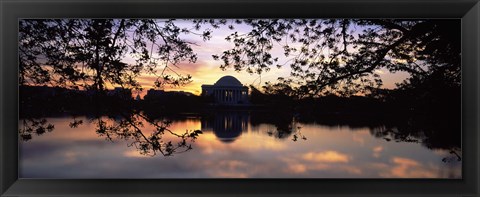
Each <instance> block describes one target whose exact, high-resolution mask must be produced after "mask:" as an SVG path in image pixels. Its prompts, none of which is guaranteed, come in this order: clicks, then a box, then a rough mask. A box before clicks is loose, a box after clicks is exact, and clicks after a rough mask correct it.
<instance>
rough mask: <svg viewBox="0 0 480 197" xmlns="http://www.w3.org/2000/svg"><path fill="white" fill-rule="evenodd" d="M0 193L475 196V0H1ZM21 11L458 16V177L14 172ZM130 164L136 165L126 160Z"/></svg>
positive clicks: (479, 18)
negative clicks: (51, 175) (47, 175)
mask: <svg viewBox="0 0 480 197" xmlns="http://www.w3.org/2000/svg"><path fill="white" fill-rule="evenodd" d="M0 2H1V4H0V13H1V15H0V17H1V18H0V21H1V23H0V25H1V26H0V29H1V31H0V38H1V41H0V43H1V49H0V51H1V54H0V60H1V63H0V98H1V99H0V109H1V111H0V195H1V196H33V195H35V196H86V195H89V196H96V195H98V196H122V195H125V196H132V195H138V196H472V197H473V196H478V195H480V191H479V188H480V187H479V182H480V178H479V176H478V173H479V158H480V155H479V144H478V142H480V137H479V136H480V135H478V132H479V131H480V127H479V125H480V124H479V123H480V119H479V111H480V105H479V100H480V98H479V96H480V91H479V90H480V89H479V87H480V86H479V79H478V78H479V76H480V69H479V63H480V60H479V59H480V53H479V51H480V50H479V49H480V39H479V35H480V3H479V0H420V1H419V0H336V1H333V0H300V1H294V0H282V1H281V0H239V1H234V0H196V1H194V0H177V1H173V0H162V1H153V0H37V1H32V0H1V1H0ZM21 18H461V19H462V150H463V151H462V152H463V164H462V165H463V166H462V177H463V178H462V179H458V180H457V179H454V180H449V179H439V180H432V179H295V180H291V179H145V180H128V179H82V180H74V179H67V180H64V179H19V178H18V134H17V131H18V129H17V127H18V126H17V125H18V123H17V121H18V110H17V109H18V102H17V101H18V77H17V75H18V72H17V65H18V62H17V57H18V56H17V34H18V20H19V19H21ZM132 167H134V166H132Z"/></svg>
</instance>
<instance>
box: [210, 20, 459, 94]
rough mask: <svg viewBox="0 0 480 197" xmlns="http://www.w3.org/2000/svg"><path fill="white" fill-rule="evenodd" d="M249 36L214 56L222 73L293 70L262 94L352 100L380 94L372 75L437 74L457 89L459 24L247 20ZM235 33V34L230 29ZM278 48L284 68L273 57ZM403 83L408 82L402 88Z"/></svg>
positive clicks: (236, 39) (377, 78) (235, 36)
mask: <svg viewBox="0 0 480 197" xmlns="http://www.w3.org/2000/svg"><path fill="white" fill-rule="evenodd" d="M235 22H236V23H237V24H246V25H248V26H250V27H251V31H249V32H247V33H243V34H240V33H238V32H234V33H232V34H231V35H230V36H228V37H227V38H226V40H227V41H230V42H232V43H233V44H234V47H233V48H231V49H229V50H226V51H224V52H223V53H221V54H216V55H213V58H214V59H216V60H221V61H222V65H221V67H222V68H228V67H233V68H234V69H235V70H237V71H240V70H246V71H247V72H249V73H258V74H261V73H263V72H267V71H269V70H270V69H271V68H272V67H273V66H277V67H284V66H289V67H290V68H291V74H290V77H288V78H279V80H278V82H277V83H267V84H266V86H265V89H266V91H267V92H276V91H277V92H278V91H280V92H283V93H284V94H289V95H290V94H291V95H295V96H297V97H305V96H321V95H326V94H331V93H335V94H342V95H352V94H355V93H359V92H361V93H369V92H371V90H372V89H376V88H380V87H381V85H382V80H381V78H380V76H379V74H377V73H376V70H379V69H386V70H388V71H390V72H399V71H404V72H408V73H409V74H410V76H411V77H410V79H416V80H418V79H423V78H425V77H426V76H428V75H431V74H432V73H434V72H441V73H444V74H445V75H446V79H448V80H450V81H451V83H453V84H457V85H459V83H460V52H461V47H460V38H461V37H460V23H459V21H458V20H435V19H432V20H407V19H246V20H236V21H235ZM231 28H232V29H233V27H231ZM275 47H280V48H282V49H283V51H284V55H285V58H286V59H287V61H285V62H280V61H279V57H276V56H274V55H272V53H271V52H272V50H274V48H275ZM406 83H408V80H407V82H406Z"/></svg>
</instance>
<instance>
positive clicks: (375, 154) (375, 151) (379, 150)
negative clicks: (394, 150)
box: [372, 146, 383, 158]
mask: <svg viewBox="0 0 480 197" xmlns="http://www.w3.org/2000/svg"><path fill="white" fill-rule="evenodd" d="M372 151H373V157H375V158H378V157H380V154H381V153H382V151H383V147H382V146H376V147H374V148H373V149H372Z"/></svg>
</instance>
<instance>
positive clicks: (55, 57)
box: [18, 18, 462, 179]
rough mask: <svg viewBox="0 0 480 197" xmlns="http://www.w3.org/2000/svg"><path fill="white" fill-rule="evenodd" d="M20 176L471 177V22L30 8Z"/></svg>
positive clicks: (23, 49)
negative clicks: (466, 143)
mask: <svg viewBox="0 0 480 197" xmlns="http://www.w3.org/2000/svg"><path fill="white" fill-rule="evenodd" d="M18 25H19V29H18V31H19V32H18V80H19V81H18V83H19V87H18V88H19V119H18V138H19V161H18V162H19V178H57V179H102V178H116V179H162V178H169V179H171V178H173V179H175V178H182V179H183V178H241V179H244V178H314V179H324V178H325V179H335V178H355V179H371V178H375V179H379V178H380V179H398V178H402V179H419V178H421V179H424V178H432V179H462V140H461V136H462V127H461V122H462V120H461V106H462V103H461V68H462V66H461V20H460V19H391V18H389V19H381V18H374V19H338V18H336V19H108V18H106V19H87V18H82V19H21V20H19V21H18Z"/></svg>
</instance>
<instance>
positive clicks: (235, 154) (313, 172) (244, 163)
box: [19, 112, 461, 179]
mask: <svg viewBox="0 0 480 197" xmlns="http://www.w3.org/2000/svg"><path fill="white" fill-rule="evenodd" d="M76 120H82V121H83V124H81V125H80V126H78V127H77V128H71V127H70V126H69V124H70V123H71V122H72V118H71V117H57V118H47V121H48V122H49V123H51V124H54V125H55V129H54V131H52V132H47V133H45V134H43V135H40V136H33V138H32V140H30V141H27V142H23V141H22V142H20V160H19V162H20V166H19V167H20V172H19V175H20V177H21V178H142V179H143V178H461V161H450V162H442V158H445V157H450V156H452V155H451V153H449V150H441V149H434V150H432V149H428V148H426V147H425V146H422V145H421V144H419V143H409V142H395V141H387V140H385V139H383V138H379V137H374V136H373V135H372V130H371V129H370V128H367V127H365V128H351V127H348V126H325V125H321V124H316V123H301V122H294V124H292V126H291V128H292V131H291V133H287V134H286V135H280V134H278V133H275V132H279V127H278V126H276V125H273V124H269V123H259V124H252V123H251V121H250V116H249V114H248V113H247V112H235V113H232V112H220V113H215V114H214V115H203V116H191V117H183V118H181V119H177V120H174V121H173V123H172V125H171V126H170V127H169V129H170V130H172V131H175V132H179V133H181V132H185V131H186V130H197V129H198V130H202V131H203V134H201V135H200V136H199V137H198V139H196V140H195V142H194V143H192V148H193V149H192V150H190V151H187V152H184V153H181V154H175V155H173V156H169V157H164V156H161V155H156V156H146V155H142V154H140V152H139V151H138V150H137V149H136V148H135V147H132V146H129V145H130V144H131V143H132V142H131V141H129V140H123V139H115V138H114V139H113V141H109V140H106V139H105V138H104V137H100V136H99V134H97V133H96V132H95V128H96V125H95V122H92V121H90V120H88V119H87V118H86V117H77V118H76ZM20 122H21V121H20ZM20 126H21V125H20ZM154 130H155V128H154V127H153V126H150V125H149V124H147V123H145V124H144V125H143V128H142V131H145V132H147V133H148V132H153V131H154ZM295 135H296V136H302V137H305V139H301V137H300V138H299V139H298V140H294V137H293V136H295ZM169 138H172V139H173V138H174V136H166V137H165V140H168V139H169Z"/></svg>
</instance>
